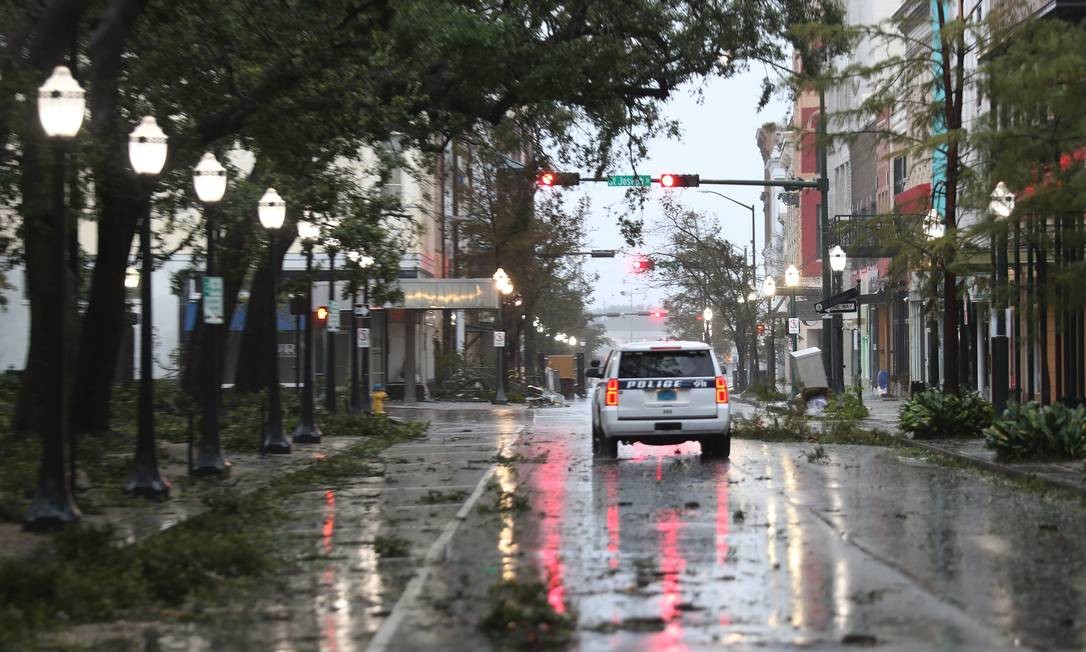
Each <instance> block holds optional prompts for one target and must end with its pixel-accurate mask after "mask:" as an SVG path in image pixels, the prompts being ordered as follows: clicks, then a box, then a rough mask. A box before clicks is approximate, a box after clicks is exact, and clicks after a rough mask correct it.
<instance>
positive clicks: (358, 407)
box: [347, 251, 373, 414]
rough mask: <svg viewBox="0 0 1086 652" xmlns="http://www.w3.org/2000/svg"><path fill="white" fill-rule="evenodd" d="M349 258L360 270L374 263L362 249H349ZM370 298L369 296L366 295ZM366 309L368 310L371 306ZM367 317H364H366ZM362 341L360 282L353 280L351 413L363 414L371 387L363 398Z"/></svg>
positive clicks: (367, 279) (367, 351)
mask: <svg viewBox="0 0 1086 652" xmlns="http://www.w3.org/2000/svg"><path fill="white" fill-rule="evenodd" d="M347 259H348V260H350V261H351V262H352V263H353V264H354V265H355V266H357V267H358V268H359V269H360V270H363V271H365V270H367V269H369V266H370V265H372V264H373V258H371V257H369V256H367V255H365V254H363V253H362V252H360V251H348V252H347ZM368 283H369V278H368V277H363V284H364V285H366V284H368ZM364 294H368V293H364ZM366 299H367V300H368V297H366ZM365 309H366V310H367V311H368V310H369V306H368V305H367V306H366V307H365ZM364 318H365V317H363V319H364ZM359 348H360V343H359V339H358V283H357V281H352V282H351V402H350V406H349V407H350V411H351V414H361V413H362V412H365V411H368V410H369V388H366V392H365V395H366V396H365V401H363V400H362V393H361V391H360V390H359V379H358V358H359V355H360V352H359V350H358V349H359ZM366 353H367V354H368V353H369V349H368V348H367V349H366Z"/></svg>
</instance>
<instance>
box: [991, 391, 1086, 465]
mask: <svg viewBox="0 0 1086 652" xmlns="http://www.w3.org/2000/svg"><path fill="white" fill-rule="evenodd" d="M984 434H985V436H986V439H987V442H986V443H987V446H988V448H991V449H994V450H995V452H996V459H998V460H1001V461H1019V460H1081V459H1086V408H1084V407H1083V406H1081V405H1080V406H1078V407H1076V408H1073V409H1072V408H1069V407H1066V406H1065V405H1062V404H1059V403H1057V404H1053V405H1046V406H1040V405H1037V404H1036V403H1033V402H1030V403H1026V404H1024V405H1021V404H1018V403H1011V404H1009V405H1008V406H1007V411H1006V412H1004V413H1003V416H1002V417H1001V418H999V419H996V421H995V422H994V423H993V424H992V425H991V427H989V428H988V429H987V430H985V431H984Z"/></svg>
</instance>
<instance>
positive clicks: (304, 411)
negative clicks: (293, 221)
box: [293, 215, 321, 444]
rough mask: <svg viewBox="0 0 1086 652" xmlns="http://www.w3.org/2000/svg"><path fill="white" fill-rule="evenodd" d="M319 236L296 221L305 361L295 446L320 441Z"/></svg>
mask: <svg viewBox="0 0 1086 652" xmlns="http://www.w3.org/2000/svg"><path fill="white" fill-rule="evenodd" d="M307 217H309V216H308V215H307ZM320 235H321V230H320V227H319V226H318V225H317V224H315V223H314V222H313V221H311V220H298V237H299V238H301V239H302V249H303V250H304V251H305V326H304V328H305V333H304V340H305V341H304V342H303V344H304V349H305V354H304V355H305V358H304V359H303V360H302V404H301V406H300V407H301V410H300V413H299V415H298V425H297V426H296V427H295V428H294V437H293V440H294V442H295V443H298V444H316V443H319V442H320V440H321V430H320V428H319V427H318V426H317V422H316V418H315V416H314V413H315V410H314V406H313V245H314V244H315V243H316V242H317V239H318V238H319V237H320Z"/></svg>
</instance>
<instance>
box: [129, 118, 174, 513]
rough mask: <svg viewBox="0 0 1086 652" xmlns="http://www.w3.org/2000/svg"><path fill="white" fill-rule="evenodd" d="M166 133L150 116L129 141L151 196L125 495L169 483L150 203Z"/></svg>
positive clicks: (144, 228)
mask: <svg viewBox="0 0 1086 652" xmlns="http://www.w3.org/2000/svg"><path fill="white" fill-rule="evenodd" d="M166 140H167V139H166V134H165V133H163V131H162V129H161V128H160V127H159V126H158V123H157V122H155V119H154V118H153V117H151V116H145V117H144V118H143V120H142V121H141V122H140V124H139V125H138V126H137V127H136V128H135V129H134V130H133V131H132V135H131V136H129V138H128V158H129V160H130V161H131V163H132V169H133V170H135V172H136V174H137V175H139V177H140V178H141V179H143V181H144V186H145V190H146V192H147V195H148V201H147V210H146V212H145V213H144V214H143V219H142V220H141V221H140V259H141V261H140V262H141V267H140V312H141V314H140V394H139V431H138V434H137V437H136V459H135V464H134V466H133V467H132V470H131V471H130V472H129V474H128V480H127V481H126V482H125V486H124V490H125V493H135V494H141V495H145V496H165V495H168V494H169V493H170V481H169V480H167V479H166V478H164V477H163V476H162V474H161V472H160V471H159V469H158V445H157V443H156V442H155V412H154V411H155V385H154V378H153V377H152V376H153V373H154V369H153V366H152V360H153V358H152V355H151V354H152V347H153V346H154V338H153V331H154V325H153V320H152V319H151V312H152V307H151V272H152V270H153V269H154V260H153V259H152V258H151V201H150V194H151V192H152V190H153V188H154V177H155V176H157V175H158V173H159V172H161V171H162V166H164V165H165V164H166Z"/></svg>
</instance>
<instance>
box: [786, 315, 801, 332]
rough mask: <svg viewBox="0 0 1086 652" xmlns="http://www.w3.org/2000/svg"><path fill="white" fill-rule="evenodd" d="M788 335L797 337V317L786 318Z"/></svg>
mask: <svg viewBox="0 0 1086 652" xmlns="http://www.w3.org/2000/svg"><path fill="white" fill-rule="evenodd" d="M788 334H789V335H799V318H798V317H789V318H788Z"/></svg>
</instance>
